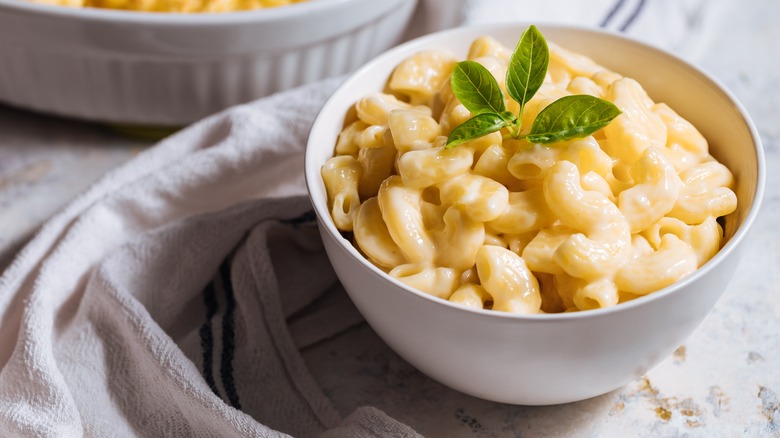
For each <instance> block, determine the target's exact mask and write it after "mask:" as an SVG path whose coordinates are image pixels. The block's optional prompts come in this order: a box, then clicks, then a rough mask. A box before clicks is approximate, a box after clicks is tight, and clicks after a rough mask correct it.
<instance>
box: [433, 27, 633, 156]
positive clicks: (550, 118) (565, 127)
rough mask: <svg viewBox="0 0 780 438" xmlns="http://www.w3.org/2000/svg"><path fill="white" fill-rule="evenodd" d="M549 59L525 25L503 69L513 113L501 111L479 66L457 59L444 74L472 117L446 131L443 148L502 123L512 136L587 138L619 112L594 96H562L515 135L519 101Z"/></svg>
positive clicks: (497, 91)
mask: <svg viewBox="0 0 780 438" xmlns="http://www.w3.org/2000/svg"><path fill="white" fill-rule="evenodd" d="M549 62H550V52H549V48H548V47H547V41H545V39H544V36H542V34H541V32H539V30H538V29H537V28H536V26H530V27H529V28H528V29H526V30H525V32H523V34H522V35H521V36H520V40H519V41H518V43H517V46H516V47H515V51H514V53H513V54H512V57H511V58H510V60H509V66H508V68H507V73H506V91H507V94H509V97H510V98H512V99H513V100H515V101H516V102H517V103H519V104H520V109H519V111H518V112H517V114H514V113H512V112H511V111H507V109H506V103H505V101H504V94H503V92H502V91H501V87H500V86H499V84H498V82H497V81H496V78H494V77H493V75H492V74H491V73H490V72H489V71H488V70H487V69H486V68H485V67H483V66H482V65H481V64H479V63H477V62H475V61H462V62H459V63H457V64H456V65H455V69H454V70H453V72H452V76H451V77H450V84H451V85H452V92H453V93H454V94H455V97H457V98H458V100H459V101H460V103H462V104H463V106H464V107H466V109H467V110H469V111H470V112H471V113H472V114H474V116H473V117H472V118H471V119H469V120H467V121H465V122H463V123H462V124H461V125H460V126H458V127H456V128H455V129H453V130H452V132H451V133H450V135H449V137H448V138H447V145H446V147H448V148H451V147H454V146H457V145H459V144H461V143H465V142H467V141H469V140H473V139H475V138H479V137H482V136H484V135H487V134H490V133H492V132H496V131H498V130H501V129H502V128H507V131H508V133H509V134H508V135H510V136H512V137H513V138H516V139H519V138H527V139H528V140H529V141H531V142H534V143H555V142H559V141H565V140H571V139H573V138H579V137H587V136H588V135H591V134H593V133H594V132H596V131H598V130H599V129H601V128H603V127H605V126H607V125H608V124H609V123H610V122H611V121H612V120H613V119H614V118H615V117H617V116H619V115H620V114H621V111H620V109H618V107H616V106H615V105H614V104H613V103H611V102H609V101H606V100H603V99H599V98H598V97H594V96H588V95H576V96H566V97H563V98H560V99H558V100H556V101H555V102H553V103H552V104H550V105H548V106H547V107H546V108H545V109H543V110H542V111H541V112H540V113H539V115H537V116H536V118H535V119H534V121H533V123H532V124H531V131H530V132H529V133H528V134H525V135H523V134H521V130H520V128H522V122H523V110H524V109H525V104H526V103H528V101H529V100H531V98H532V97H533V96H534V95H535V94H536V92H537V91H539V88H540V87H541V86H542V83H543V82H544V78H545V76H546V74H547V67H548V65H549Z"/></svg>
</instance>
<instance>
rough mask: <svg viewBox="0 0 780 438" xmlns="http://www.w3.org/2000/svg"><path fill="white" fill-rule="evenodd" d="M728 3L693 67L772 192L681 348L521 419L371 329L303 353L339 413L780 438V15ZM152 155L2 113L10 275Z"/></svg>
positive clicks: (456, 427) (425, 429)
mask: <svg viewBox="0 0 780 438" xmlns="http://www.w3.org/2000/svg"><path fill="white" fill-rule="evenodd" d="M732 3H733V4H734V5H735V6H734V7H733V8H732V9H733V10H730V11H729V19H728V21H727V26H724V27H723V28H721V29H717V30H716V31H715V32H716V33H715V34H713V36H711V38H709V39H708V41H707V44H705V45H702V46H699V47H697V48H696V50H695V52H690V54H689V56H688V58H689V59H690V60H691V61H692V62H695V63H697V64H699V65H700V66H702V67H703V68H704V69H706V70H708V71H709V72H710V73H712V74H713V75H714V76H715V77H716V78H717V79H719V80H720V81H721V82H723V83H724V84H726V86H727V87H728V88H730V89H731V90H732V91H733V92H734V94H736V96H737V97H738V98H739V99H740V100H741V101H742V103H743V104H744V105H745V107H746V108H747V109H748V112H749V113H750V114H751V115H752V117H753V119H754V122H755V123H756V125H757V127H758V130H759V132H760V134H761V138H762V141H763V144H764V148H765V151H766V158H767V170H768V180H767V191H766V198H765V200H764V205H763V209H762V212H761V215H760V217H759V219H758V221H757V222H756V223H755V227H754V229H753V232H752V234H751V235H750V236H749V238H748V239H747V241H746V242H745V244H746V245H747V250H746V251H745V252H746V256H745V258H744V259H743V261H742V263H741V265H740V268H739V270H738V272H737V273H736V275H735V277H734V279H733V281H732V283H731V284H730V285H729V287H728V289H727V290H726V292H725V294H724V295H723V297H722V298H721V300H720V301H719V302H718V304H717V305H716V307H715V308H714V310H713V311H712V313H711V314H710V315H709V316H708V317H707V318H706V319H705V321H704V322H703V324H702V325H701V326H700V327H699V328H698V329H697V330H696V332H695V333H694V334H693V335H692V336H691V337H690V338H689V339H688V340H687V341H686V342H685V344H684V345H683V346H682V347H680V348H679V349H678V350H677V351H676V352H675V354H673V355H672V356H671V357H669V358H667V359H666V360H665V361H664V362H662V363H661V364H660V365H659V366H657V367H656V368H655V369H653V370H651V371H650V372H648V373H647V374H646V375H645V376H644V377H642V378H641V379H640V380H637V381H635V382H632V383H629V384H628V385H626V386H624V387H623V388H621V389H619V390H616V391H614V392H612V393H609V394H606V395H603V396H600V397H597V398H594V399H591V400H586V401H582V402H578V403H571V404H567V405H560V406H547V407H522V406H510V405H503V404H498V403H492V402H487V401H483V400H479V399H476V398H472V397H469V396H465V395H462V394H459V393H457V392H455V391H453V390H450V389H448V388H446V387H444V386H442V385H440V384H438V383H436V382H434V381H432V380H430V379H429V378H427V377H425V376H424V375H422V374H421V373H419V372H418V371H416V370H415V369H414V368H412V367H411V366H410V365H408V364H407V363H406V362H404V361H403V360H402V359H400V358H399V357H398V356H397V355H396V354H395V353H393V352H392V351H391V350H390V349H389V348H388V347H387V346H386V345H385V344H384V343H382V341H380V340H379V339H378V338H377V336H376V335H375V334H374V333H373V331H372V330H371V329H370V328H369V327H368V326H367V325H365V324H363V325H361V326H359V327H357V328H355V329H353V330H351V331H350V332H348V333H346V334H345V335H343V336H340V337H337V338H335V339H333V340H331V341H327V342H324V343H321V344H319V345H317V346H315V347H312V348H310V349H308V350H307V351H305V352H304V357H305V358H306V360H307V361H308V362H309V363H310V364H312V365H313V364H317V365H316V366H312V367H311V370H312V372H313V374H314V375H315V377H316V379H317V380H318V381H319V383H320V384H321V386H322V387H323V388H324V390H325V393H326V394H327V395H328V396H329V397H331V399H332V400H333V402H334V403H335V405H336V407H337V409H338V410H339V411H340V412H341V413H342V414H348V413H349V412H351V411H353V410H354V409H355V408H356V407H357V406H360V405H365V404H368V405H374V406H376V407H378V408H380V409H382V410H384V411H385V412H387V413H388V414H389V415H391V416H393V417H395V418H397V419H399V420H401V421H403V422H405V423H407V424H409V425H410V426H412V427H413V428H415V429H416V430H418V431H419V432H421V433H423V434H425V435H426V436H431V437H437V436H449V437H454V436H477V437H503V436H514V437H521V436H522V437H547V436H550V437H554V436H654V437H655V436H663V437H667V436H669V437H671V436H691V437H699V436H701V437H704V436H707V437H710V436H728V437H731V436H767V437H773V436H774V437H780V227H778V226H777V224H778V223H780V172H779V171H780V123H778V120H780V91H779V90H780V27H778V26H777V19H778V18H780V2H778V1H776V0H752V1H751V2H741V3H738V2H732ZM150 144H151V142H149V141H144V140H133V139H128V138H125V137H122V136H120V135H118V134H116V133H114V132H111V131H110V130H107V129H105V128H102V127H99V126H95V125H90V124H86V123H81V122H74V121H68V120H64V119H57V118H52V117H48V116H42V115H37V114H32V113H27V112H24V111H19V110H16V109H12V108H8V107H2V106H0V268H2V267H4V266H6V265H7V264H8V263H9V262H10V261H11V260H12V257H13V255H14V254H15V252H17V251H18V250H19V249H20V248H21V246H22V245H23V244H24V242H25V241H27V240H28V239H29V238H30V236H31V235H32V233H34V232H35V230H36V228H37V227H38V226H40V224H41V223H43V222H44V221H45V220H46V219H47V218H49V217H51V216H52V215H53V214H55V213H56V212H57V210H58V209H60V208H61V207H62V206H64V205H65V204H66V203H67V202H69V201H70V200H71V199H73V198H74V197H75V196H77V195H78V193H80V192H81V191H82V190H83V189H85V188H86V187H87V186H88V185H89V184H91V183H92V182H93V181H95V180H96V179H97V178H98V177H99V176H100V175H101V174H103V173H104V172H105V171H107V170H109V169H111V168H113V167H115V166H117V165H119V164H120V163H122V162H124V161H126V160H128V159H130V158H132V157H133V156H134V155H135V154H136V153H137V152H138V151H140V150H142V149H143V148H145V147H148V146H149V145H150ZM344 376H350V377H349V379H345V378H344Z"/></svg>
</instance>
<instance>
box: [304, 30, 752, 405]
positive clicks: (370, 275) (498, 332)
mask: <svg viewBox="0 0 780 438" xmlns="http://www.w3.org/2000/svg"><path fill="white" fill-rule="evenodd" d="M527 27H528V24H527V23H524V24H518V25H502V26H482V27H468V28H460V29H455V30H452V31H445V32H441V33H437V34H432V35H430V36H426V37H422V38H420V39H417V40H414V41H411V42H409V43H407V44H404V45H402V46H399V47H397V48H395V49H393V50H391V51H389V52H387V53H385V54H383V55H381V56H380V57H378V58H376V59H374V60H373V61H371V62H370V63H368V64H367V65H366V66H364V67H363V68H361V69H360V70H359V71H358V72H356V73H355V74H354V75H352V76H351V77H350V78H349V79H348V80H347V81H346V82H345V83H344V84H343V85H342V86H341V88H340V89H338V90H337V91H336V92H335V93H334V94H333V96H332V97H331V98H330V100H328V102H327V103H326V104H325V105H324V107H323V108H322V111H321V113H320V114H319V116H318V117H317V119H316V121H315V123H314V125H313V127H312V130H311V134H310V136H309V141H308V146H307V150H306V167H305V168H306V181H307V185H308V190H309V195H310V197H311V202H312V204H313V206H314V210H315V211H316V214H317V218H318V221H319V227H320V231H321V234H322V239H323V242H324V244H325V248H326V250H327V253H328V256H329V257H330V260H331V262H332V263H333V266H334V268H335V270H336V273H337V274H338V276H339V278H340V280H341V282H342V283H343V285H344V287H345V289H346V290H347V292H348V293H349V296H350V297H351V299H352V300H353V302H354V303H355V305H356V306H357V308H358V309H359V310H360V312H361V313H362V314H363V315H364V316H365V318H366V320H367V321H368V322H369V324H370V325H371V327H372V328H373V329H374V330H375V331H376V332H377V334H379V336H381V337H382V339H383V340H384V341H385V342H387V344H388V345H389V346H390V347H391V348H393V349H394V350H395V351H396V352H398V354H400V355H401V356H402V357H403V358H404V359H406V360H407V361H408V362H409V363H411V364H412V365H414V366H415V367H417V368H418V369H419V370H421V371H422V372H424V373H426V374H427V375H429V376H430V377H432V378H434V379H436V380H438V381H440V382H441V383H443V384H445V385H448V386H450V387H452V388H455V389H457V390H460V391H462V392H465V393H467V394H471V395H474V396H477V397H481V398H485V399H489V400H494V401H498V402H505V403H513V404H523V405H547V404H557V403H565V402H572V401H576V400H581V399H586V398H589V397H593V396H597V395H600V394H604V393H606V392H608V391H611V390H614V389H616V388H618V387H620V386H622V385H624V384H626V383H628V382H630V381H632V380H634V379H637V378H639V377H640V376H641V375H642V374H644V373H645V372H647V371H648V370H650V369H651V368H653V367H654V366H655V365H657V364H658V363H659V362H660V361H661V360H663V359H664V358H665V357H667V356H668V355H670V354H671V353H672V352H673V351H674V350H675V349H676V348H677V347H679V346H680V345H681V344H682V343H683V342H684V341H685V339H686V338H688V336H689V335H690V334H691V333H692V332H693V331H694V330H695V329H696V327H697V326H698V325H699V324H700V323H701V321H702V320H703V319H704V317H705V316H706V315H707V314H708V313H709V312H710V310H711V309H712V307H713V306H714V305H715V303H716V302H717V300H718V298H719V297H720V296H721V294H722V293H723V292H724V290H725V289H726V287H727V285H728V284H729V281H730V279H731V278H732V275H733V274H734V272H735V270H736V268H737V264H738V262H739V259H740V257H741V254H742V251H743V250H744V245H743V242H744V240H745V236H746V235H747V233H748V231H749V230H750V228H751V225H752V224H753V222H754V220H755V218H756V215H757V214H758V209H759V204H760V202H761V198H762V196H763V191H764V180H765V170H764V156H763V151H762V148H761V143H760V140H759V136H758V133H757V132H756V129H755V127H754V125H753V123H752V122H751V120H750V118H749V116H748V114H747V113H746V112H745V110H744V109H743V107H742V106H741V105H740V104H739V102H737V100H736V99H735V98H734V97H733V96H732V95H731V94H730V93H729V92H728V91H727V90H726V89H724V87H723V86H721V85H720V84H719V83H718V82H717V81H716V80H714V79H713V78H712V77H710V76H709V75H708V74H706V73H704V72H703V71H701V70H700V69H698V68H696V67H694V66H692V65H690V64H688V63H686V62H685V61H683V60H681V59H679V58H676V57H675V56H672V55H671V54H669V53H666V52H664V51H662V50H659V49H657V48H653V47H650V46H647V45H645V44H642V43H639V42H637V41H634V40H631V39H629V38H627V37H625V36H621V35H617V34H611V33H606V32H603V31H599V30H591V29H585V28H577V27H566V26H540V29H541V31H542V33H543V34H544V35H545V37H546V38H547V40H549V41H553V42H555V43H557V44H558V45H560V46H563V47H564V48H567V49H570V50H573V51H575V52H580V53H583V54H586V55H588V56H590V57H592V58H593V59H594V60H595V61H596V62H598V63H600V64H602V65H604V66H606V67H607V68H610V69H612V70H614V71H616V72H619V73H621V74H623V75H625V76H628V77H632V78H634V79H636V80H638V81H639V82H640V83H641V84H643V86H644V87H645V88H646V90H647V91H648V93H649V94H650V97H651V98H653V99H654V100H655V101H657V102H666V103H668V104H669V105H670V106H671V107H672V108H673V109H675V110H676V111H677V112H678V113H679V114H680V115H682V116H683V117H685V118H687V119H688V120H689V121H690V122H691V123H693V124H694V126H696V127H697V128H698V129H699V130H700V131H701V132H702V133H703V134H704V136H705V137H706V138H707V139H708V140H709V142H710V151H711V153H712V154H713V155H714V156H715V157H716V158H717V159H719V160H720V161H721V162H723V163H724V164H725V165H726V166H728V167H729V168H730V169H731V171H732V172H733V173H734V175H735V178H736V190H735V191H736V194H737V197H738V198H739V206H738V208H737V211H736V212H735V213H733V214H731V215H729V216H728V217H727V219H726V226H725V231H726V234H727V240H726V243H725V246H724V247H723V248H722V249H721V250H720V252H719V253H718V254H717V255H715V257H713V258H712V259H711V260H710V261H709V262H707V263H706V264H705V265H704V266H702V267H701V269H699V270H698V271H696V272H695V273H694V274H692V275H690V276H688V277H687V278H685V279H683V280H682V281H680V282H678V283H676V284H673V285H672V286H670V287H667V288H665V289H662V290H660V291H657V292H655V293H652V294H650V295H647V296H644V297H641V298H638V299H635V300H633V301H630V302H627V303H623V304H619V305H617V306H614V307H611V308H606V309H600V310H590V311H584V312H577V313H565V314H547V315H544V314H541V315H516V314H508V313H502V312H496V311H489V310H481V309H480V310H472V309H468V308H465V307H461V306H459V305H457V304H452V303H450V302H447V301H444V300H440V299H438V298H435V297H433V296H430V295H427V294H425V293H422V292H419V291H417V290H414V289H412V288H410V287H408V286H406V285H405V284H403V283H401V282H400V281H398V280H396V279H394V278H391V277H390V276H388V275H386V274H385V273H384V272H382V271H381V270H380V269H378V268H376V267H375V266H373V265H372V264H371V263H370V262H368V261H367V260H366V259H365V258H364V257H363V256H362V255H361V254H360V253H359V252H358V250H357V249H356V248H355V247H353V246H352V244H351V243H350V241H348V240H347V239H345V238H344V237H342V235H341V234H340V233H339V231H338V230H337V229H336V227H335V225H334V223H333V221H332V220H331V217H330V214H329V211H328V207H327V196H326V192H325V188H324V186H323V183H322V178H321V176H320V169H321V167H322V165H323V164H324V163H325V161H326V160H327V159H328V158H329V157H331V156H332V155H333V150H334V145H335V143H336V137H337V135H338V133H339V132H340V131H341V129H342V126H343V123H344V117H345V114H346V113H347V110H348V109H349V108H350V106H352V105H353V104H354V103H355V102H356V101H357V100H358V99H359V98H360V97H362V96H364V95H366V94H368V93H370V92H374V91H378V90H381V89H382V88H383V85H384V84H385V81H386V80H387V78H388V76H389V74H390V72H391V71H392V69H393V67H394V66H396V65H397V64H398V63H399V62H400V61H401V60H402V59H404V58H406V57H407V56H409V55H411V54H412V53H414V52H417V51H418V50H421V49H429V48H438V49H448V50H451V51H453V52H454V53H455V54H457V55H458V56H460V57H461V59H463V58H465V55H466V52H467V49H468V46H469V44H470V43H471V41H472V40H474V39H475V38H476V37H478V36H481V35H492V36H494V37H495V38H497V39H498V40H499V41H501V42H503V43H504V44H505V45H506V46H508V47H514V45H515V44H516V42H517V41H518V39H519V37H520V34H521V33H522V31H523V30H524V29H526V28H527Z"/></svg>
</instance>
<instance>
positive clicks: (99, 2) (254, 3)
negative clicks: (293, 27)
mask: <svg viewBox="0 0 780 438" xmlns="http://www.w3.org/2000/svg"><path fill="white" fill-rule="evenodd" d="M30 1H32V2H34V3H45V4H52V5H60V6H71V7H90V8H102V9H121V10H127V11H143V12H178V13H197V12H201V13H202V12H231V11H246V10H251V9H264V8H274V7H277V6H285V5H290V4H293V3H300V2H302V1H306V0H30Z"/></svg>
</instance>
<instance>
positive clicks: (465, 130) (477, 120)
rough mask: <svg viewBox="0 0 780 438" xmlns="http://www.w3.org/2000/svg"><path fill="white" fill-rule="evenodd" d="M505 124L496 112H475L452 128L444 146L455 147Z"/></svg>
mask: <svg viewBox="0 0 780 438" xmlns="http://www.w3.org/2000/svg"><path fill="white" fill-rule="evenodd" d="M505 126H507V122H506V121H505V120H504V119H503V118H502V117H501V116H500V115H498V114H493V113H482V114H477V115H476V116H474V117H472V118H470V119H468V120H466V121H465V122H463V123H461V124H460V125H458V127H457V128H455V129H453V130H452V132H451V133H450V136H449V137H448V138H447V145H446V146H445V147H446V148H448V149H449V148H451V147H455V146H457V145H459V144H461V143H465V142H467V141H469V140H473V139H475V138H479V137H482V136H484V135H488V134H490V133H493V132H496V131H498V130H500V129H501V128H503V127H505Z"/></svg>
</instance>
